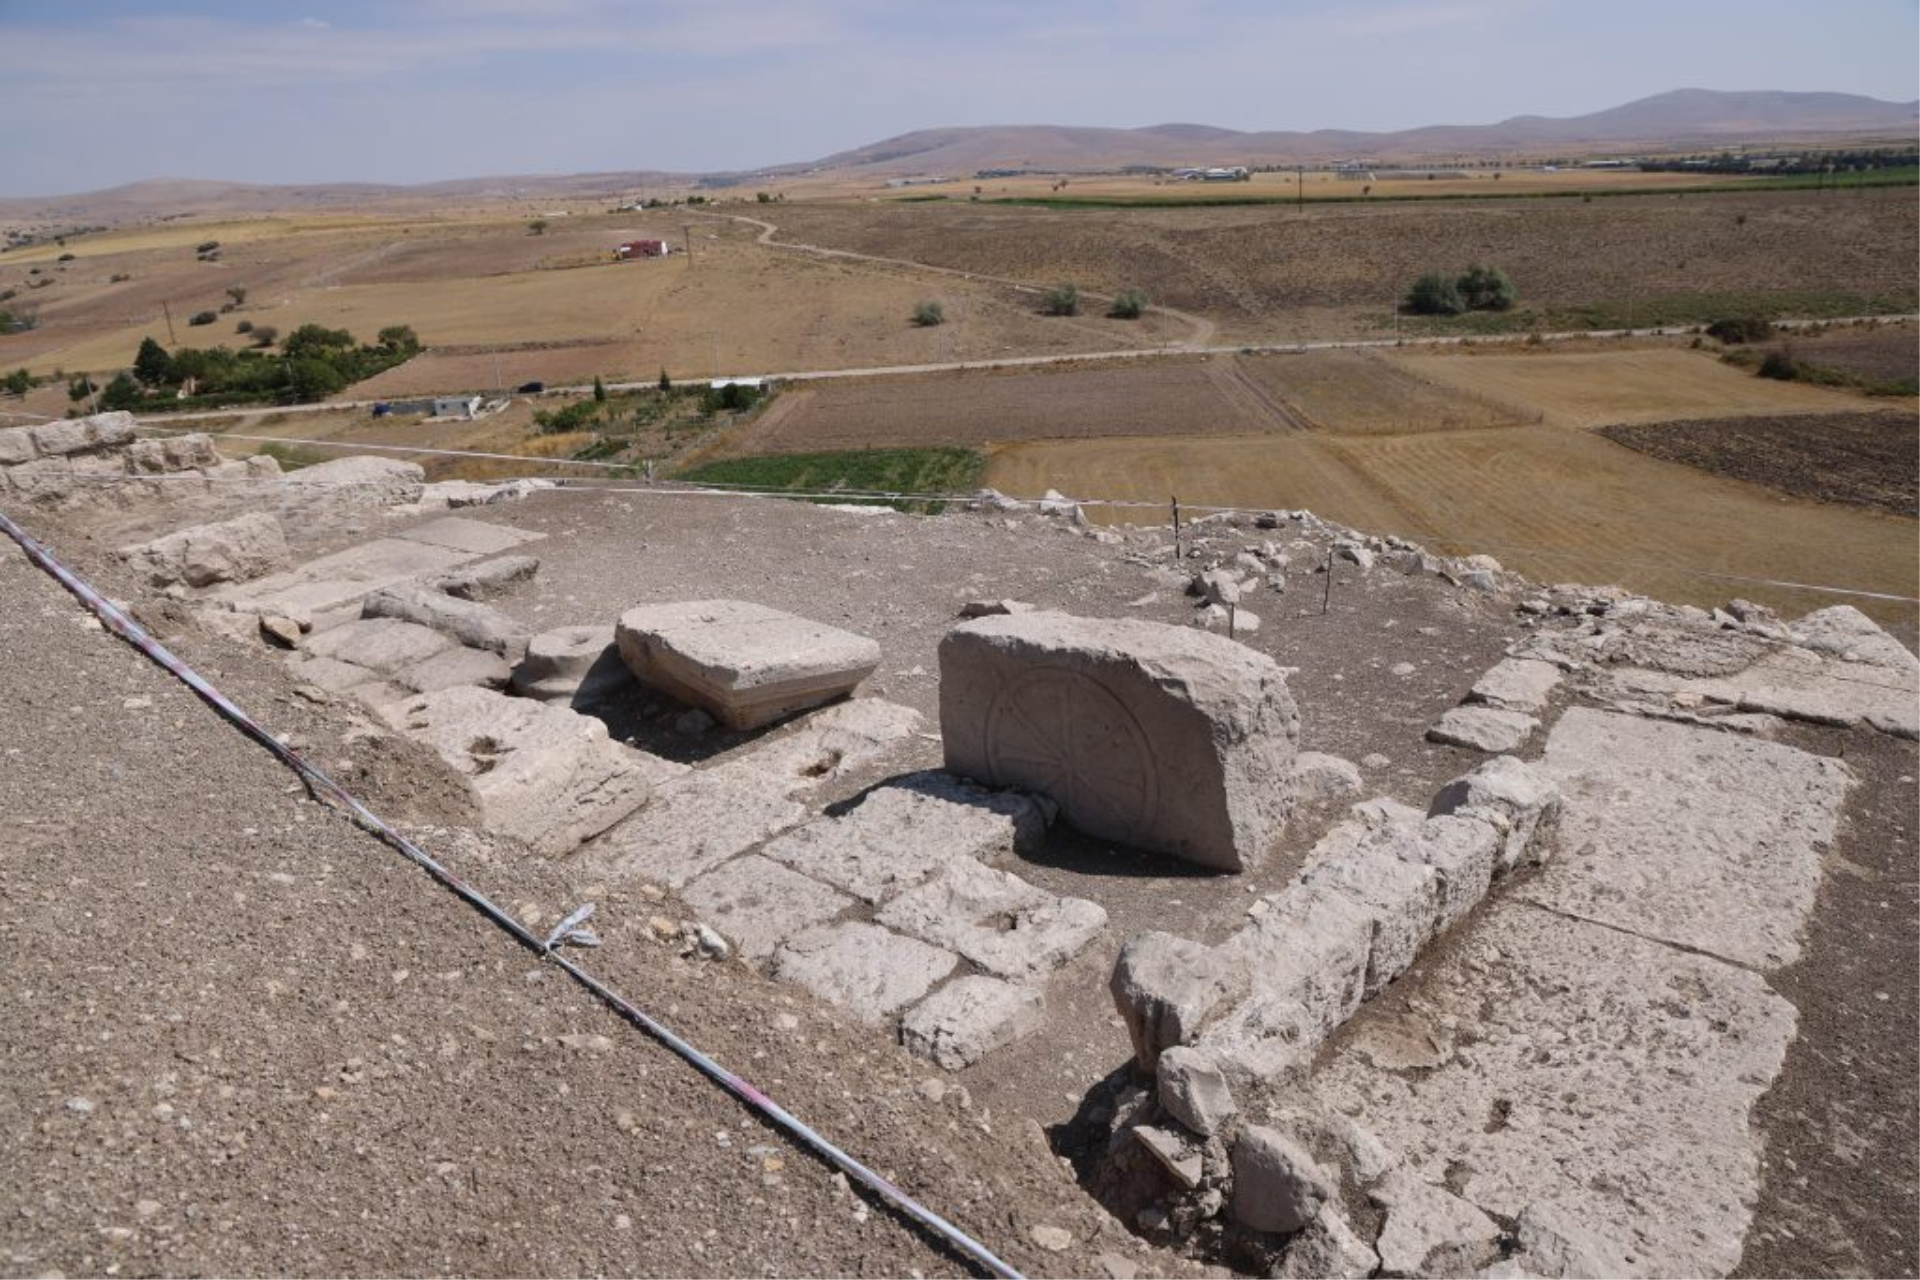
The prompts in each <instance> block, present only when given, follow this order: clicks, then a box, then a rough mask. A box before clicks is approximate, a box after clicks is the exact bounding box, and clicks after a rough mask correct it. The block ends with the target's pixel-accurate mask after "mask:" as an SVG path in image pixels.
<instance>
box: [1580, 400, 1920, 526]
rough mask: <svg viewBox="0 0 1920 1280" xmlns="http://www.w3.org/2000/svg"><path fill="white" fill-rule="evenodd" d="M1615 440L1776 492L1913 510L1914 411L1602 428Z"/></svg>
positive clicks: (1917, 458)
mask: <svg viewBox="0 0 1920 1280" xmlns="http://www.w3.org/2000/svg"><path fill="white" fill-rule="evenodd" d="M1600 434H1601V435H1603V436H1605V437H1606V438H1607V439H1609V440H1612V441H1613V442H1614V443H1616V444H1623V445H1625V446H1626V447H1627V448H1629V449H1633V450H1636V451H1638V452H1640V453H1644V454H1648V455H1650V456H1652V457H1655V458H1664V459H1666V460H1667V461H1669V462H1681V463H1685V464H1686V465H1688V466H1691V467H1698V468H1699V469H1701V470H1702V471H1707V472H1710V473H1712V474H1714V475H1720V476H1731V477H1732V478H1734V479H1736V480H1746V481H1750V482H1752V483H1753V484H1757V485H1763V486H1765V487H1766V488H1768V489H1772V490H1774V491H1776V492H1778V493H1785V494H1791V495H1793V496H1794V497H1797V498H1813V499H1816V500H1818V501H1821V502H1837V503H1843V504H1845V505H1847V506H1856V507H1874V508H1877V509H1879V510H1881V511H1889V512H1892V513H1894V514H1895V515H1906V516H1911V515H1913V514H1914V512H1915V508H1916V505H1920V422H1917V421H1916V419H1915V417H1914V415H1913V414H1912V413H1910V412H1887V413H1846V414H1831V415H1828V414H1805V415H1799V416H1793V417H1772V418H1711V419H1707V420H1705V421H1694V422H1659V423H1650V424H1645V425H1641V426H1621V427H1602V428H1601V429H1600Z"/></svg>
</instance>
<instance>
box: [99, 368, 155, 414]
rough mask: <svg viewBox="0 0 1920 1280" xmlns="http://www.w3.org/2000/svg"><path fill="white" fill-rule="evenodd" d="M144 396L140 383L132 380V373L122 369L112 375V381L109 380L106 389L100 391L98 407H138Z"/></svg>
mask: <svg viewBox="0 0 1920 1280" xmlns="http://www.w3.org/2000/svg"><path fill="white" fill-rule="evenodd" d="M144 398H145V397H144V396H143V395H142V394H141V391H140V384H139V383H137V382H135V381H134V380H133V375H132V374H130V373H128V372H127V371H126V370H124V369H123V370H121V371H120V372H119V373H116V374H114V375H113V381H112V382H109V383H108V384H107V389H106V390H105V391H102V392H101V393H100V407H101V408H102V409H138V408H139V407H140V402H141V400H143V399H144Z"/></svg>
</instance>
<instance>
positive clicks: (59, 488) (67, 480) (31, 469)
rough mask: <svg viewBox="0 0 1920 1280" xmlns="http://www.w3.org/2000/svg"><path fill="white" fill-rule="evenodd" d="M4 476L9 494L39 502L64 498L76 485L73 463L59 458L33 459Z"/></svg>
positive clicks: (15, 467) (12, 468)
mask: <svg viewBox="0 0 1920 1280" xmlns="http://www.w3.org/2000/svg"><path fill="white" fill-rule="evenodd" d="M36 430H37V428H36ZM4 474H5V476H6V481H7V489H8V490H9V491H10V492H12V493H17V494H20V495H21V496H22V497H27V498H34V499H38V500H40V501H52V500H57V499H60V498H65V497H67V496H68V495H70V494H71V493H72V492H73V491H74V488H75V486H76V484H77V483H78V482H77V481H76V480H75V479H74V473H73V463H72V462H71V461H70V460H69V459H66V458H61V457H54V458H35V459H34V460H33V461H32V462H23V463H21V464H19V465H18V466H14V467H8V468H7V469H6V471H5V473H4Z"/></svg>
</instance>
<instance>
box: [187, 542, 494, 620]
mask: <svg viewBox="0 0 1920 1280" xmlns="http://www.w3.org/2000/svg"><path fill="white" fill-rule="evenodd" d="M471 558H472V557H470V556H468V555H466V554H464V553H462V552H458V551H449V550H447V549H446V548H444V547H433V546H428V545H426V544H424V543H419V542H406V541H403V540H401V539H399V538H376V539H374V540H373V541H372V542H363V543H361V544H360V545H359V546H355V547H348V548H347V549H345V550H344V551H336V552H334V553H333V554H331V555H325V556H321V557H320V558H319V559H317V560H309V561H307V562H306V563H305V564H301V565H296V566H294V567H293V568H291V569H288V570H285V571H284V572H281V573H275V574H270V575H268V576H267V577H264V578H260V579H257V580H255V581H253V582H246V583H240V584H230V585H226V586H222V587H220V588H218V589H217V590H215V591H214V592H213V593H212V594H213V597H214V598H215V599H217V600H225V601H227V602H228V603H229V604H230V605H231V606H232V607H233V608H234V609H236V610H239V611H240V612H243V613H278V614H284V615H285V616H287V617H290V618H298V619H300V620H302V621H308V622H312V623H313V624H314V625H315V626H316V627H320V626H321V619H322V617H323V616H328V615H335V617H334V619H333V620H334V621H335V623H336V625H337V623H338V622H349V621H352V620H353V619H355V618H358V617H359V616H360V601H361V600H363V599H364V598H365V597H366V596H367V595H368V594H370V593H371V592H374V591H377V590H379V589H380V588H381V587H385V586H391V585H393V584H395V583H398V582H403V581H405V580H407V579H410V578H415V577H419V576H422V575H427V574H434V575H437V574H442V573H445V572H446V571H448V570H449V569H453V568H456V567H457V566H459V565H461V564H464V563H466V562H467V561H468V560H469V559H471Z"/></svg>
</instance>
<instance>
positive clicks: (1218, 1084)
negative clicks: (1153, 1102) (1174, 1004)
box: [1158, 1044, 1239, 1138]
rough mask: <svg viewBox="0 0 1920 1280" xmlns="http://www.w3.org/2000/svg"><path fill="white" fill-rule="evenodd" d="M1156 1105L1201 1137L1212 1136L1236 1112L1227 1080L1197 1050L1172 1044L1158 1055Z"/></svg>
mask: <svg viewBox="0 0 1920 1280" xmlns="http://www.w3.org/2000/svg"><path fill="white" fill-rule="evenodd" d="M1158 1075H1159V1089H1160V1106H1161V1107H1162V1108H1163V1109H1165V1111H1166V1112H1167V1114H1168V1115H1170V1116H1172V1117H1173V1118H1174V1119H1175V1120H1178V1121H1179V1122H1180V1123H1181V1124H1183V1125H1185V1126H1186V1127H1187V1128H1189V1129H1191V1130H1193V1131H1194V1132H1195V1133H1197V1134H1199V1135H1200V1136H1201V1137H1203V1138H1206V1137H1212V1136H1213V1135H1214V1134H1216V1133H1218V1132H1220V1130H1221V1129H1223V1128H1224V1127H1225V1126H1226V1124H1227V1122H1228V1121H1229V1120H1231V1119H1233V1117H1234V1116H1235V1114H1237V1113H1238V1111H1239V1107H1238V1106H1237V1105H1236V1104H1235V1103H1234V1100H1233V1091H1232V1089H1230V1088H1229V1087H1228V1085H1227V1077H1226V1075H1225V1073H1223V1072H1222V1071H1221V1070H1220V1068H1219V1067H1217V1066H1215V1065H1214V1062H1213V1059H1212V1058H1210V1057H1208V1056H1207V1055H1206V1054H1204V1053H1202V1052H1201V1051H1200V1050H1198V1049H1193V1048H1189V1047H1188V1046H1186V1045H1178V1044H1177V1045H1172V1046H1170V1047H1168V1048H1166V1049H1163V1050H1161V1052H1160V1061H1159V1070H1158Z"/></svg>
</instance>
